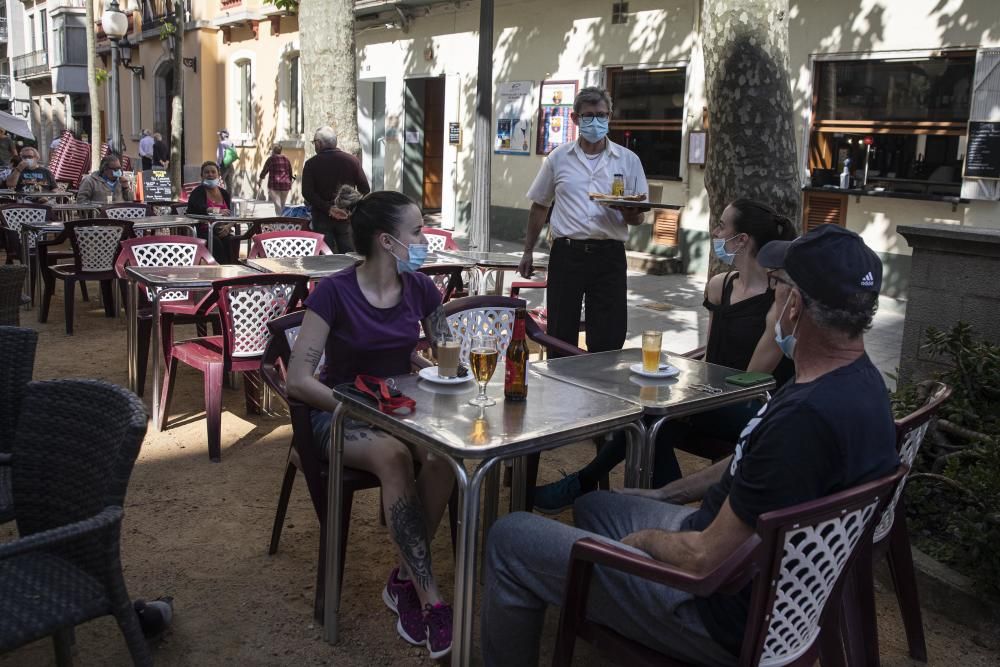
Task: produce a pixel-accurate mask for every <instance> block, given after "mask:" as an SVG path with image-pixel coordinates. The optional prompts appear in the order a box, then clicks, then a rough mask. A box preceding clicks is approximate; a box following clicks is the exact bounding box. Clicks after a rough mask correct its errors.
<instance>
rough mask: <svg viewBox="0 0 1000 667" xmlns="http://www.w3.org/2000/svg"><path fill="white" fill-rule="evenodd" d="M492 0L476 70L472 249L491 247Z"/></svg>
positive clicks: (484, 11)
mask: <svg viewBox="0 0 1000 667" xmlns="http://www.w3.org/2000/svg"><path fill="white" fill-rule="evenodd" d="M493 14H494V12H493V0H480V3H479V68H478V70H477V71H476V125H475V134H474V135H473V140H474V141H473V147H472V148H473V157H472V162H473V174H474V176H473V180H472V217H471V219H470V220H469V248H470V249H473V250H482V251H487V252H488V251H489V250H490V245H491V244H490V201H491V199H492V185H493V183H492V179H493V172H492V169H493V165H492V162H491V160H492V158H493V136H494V134H493V18H494V16H493Z"/></svg>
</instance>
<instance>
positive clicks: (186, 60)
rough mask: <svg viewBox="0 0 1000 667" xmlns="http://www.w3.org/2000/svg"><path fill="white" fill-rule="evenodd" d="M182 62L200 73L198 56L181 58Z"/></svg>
mask: <svg viewBox="0 0 1000 667" xmlns="http://www.w3.org/2000/svg"><path fill="white" fill-rule="evenodd" d="M181 62H182V63H184V66H185V67H188V68H190V69H191V71H192V72H194V73H195V74H197V73H198V58H197V57H194V58H181Z"/></svg>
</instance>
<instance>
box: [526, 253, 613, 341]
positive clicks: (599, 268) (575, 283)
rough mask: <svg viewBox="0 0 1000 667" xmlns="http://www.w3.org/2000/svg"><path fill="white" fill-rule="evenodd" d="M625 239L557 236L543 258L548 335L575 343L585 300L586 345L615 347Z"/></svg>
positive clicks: (577, 338)
mask: <svg viewBox="0 0 1000 667" xmlns="http://www.w3.org/2000/svg"><path fill="white" fill-rule="evenodd" d="M625 278H626V264H625V244H624V243H622V242H621V241H609V240H583V241H578V240H574V239H567V238H558V239H555V240H554V241H553V242H552V254H551V255H550V257H549V270H548V289H547V291H546V302H547V303H546V306H547V307H548V334H549V335H550V336H554V337H556V338H558V339H559V340H562V341H565V342H567V343H570V344H571V345H577V344H578V341H579V333H580V307H581V305H582V304H583V303H584V299H586V304H587V323H586V330H587V350H588V351H589V352H604V351H607V350H619V349H621V347H622V345H624V344H625V329H626V326H627V324H628V322H627V317H628V316H627V312H626V299H625V295H626V283H625Z"/></svg>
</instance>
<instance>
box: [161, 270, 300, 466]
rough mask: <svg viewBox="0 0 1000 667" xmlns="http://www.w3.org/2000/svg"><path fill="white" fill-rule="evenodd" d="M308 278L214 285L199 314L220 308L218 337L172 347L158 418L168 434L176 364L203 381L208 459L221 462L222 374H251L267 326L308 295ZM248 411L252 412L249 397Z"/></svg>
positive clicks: (257, 367) (257, 278)
mask: <svg viewBox="0 0 1000 667" xmlns="http://www.w3.org/2000/svg"><path fill="white" fill-rule="evenodd" d="M307 280H308V278H307V277H306V276H293V275H285V274H281V273H273V274H260V275H252V276H242V277H240V278H230V279H226V280H219V281H216V282H215V283H214V284H213V285H212V291H211V293H210V294H208V296H206V297H205V298H204V299H203V300H202V302H201V304H200V305H199V308H198V315H199V316H201V317H205V316H207V315H208V312H209V310H210V309H211V308H213V307H215V306H216V305H218V308H219V315H220V317H221V320H222V335H221V336H203V337H199V338H193V339H191V340H187V341H181V342H177V343H174V344H173V347H171V349H170V353H169V357H168V367H167V373H165V375H164V378H163V393H162V397H163V400H162V401H161V402H160V414H159V415H158V418H159V423H160V424H161V428H162V429H163V430H166V424H167V415H168V414H169V412H170V399H171V397H172V393H173V386H174V378H175V376H176V375H177V363H178V362H181V363H184V364H187V365H188V366H191V367H192V368H195V369H197V370H199V371H201V373H202V374H203V375H204V382H205V414H206V421H207V429H208V455H209V458H211V460H212V461H216V462H217V461H219V460H220V458H221V455H222V444H221V426H222V379H223V377H224V375H225V373H231V372H237V373H251V372H253V373H255V372H257V371H259V370H260V362H261V356H262V355H263V353H264V348H265V347H266V346H267V341H268V337H269V335H268V330H267V323H268V322H269V321H270V320H272V319H274V318H276V317H281V316H282V315H284V314H285V313H286V312H288V310H290V309H291V308H293V307H295V306H296V304H298V303H299V302H300V301H301V300H302V299H303V298H304V297H305V295H306V283H307ZM247 409H248V411H253V410H254V409H255V406H251V405H250V399H249V396H248V397H247Z"/></svg>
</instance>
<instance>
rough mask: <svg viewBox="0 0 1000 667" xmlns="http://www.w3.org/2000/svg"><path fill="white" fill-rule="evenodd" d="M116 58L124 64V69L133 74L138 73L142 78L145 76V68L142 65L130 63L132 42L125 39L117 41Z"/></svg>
mask: <svg viewBox="0 0 1000 667" xmlns="http://www.w3.org/2000/svg"><path fill="white" fill-rule="evenodd" d="M118 59H119V60H120V61H121V63H122V65H124V66H125V69H127V70H128V71H130V72H132V73H133V74H138V75H139V77H140V78H142V79H145V78H146V68H145V67H143V66H142V65H133V64H132V44H130V43H129V41H128V40H126V39H123V40H122V41H121V42H119V43H118Z"/></svg>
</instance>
